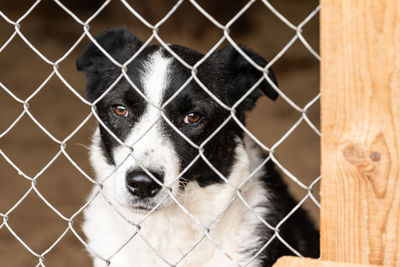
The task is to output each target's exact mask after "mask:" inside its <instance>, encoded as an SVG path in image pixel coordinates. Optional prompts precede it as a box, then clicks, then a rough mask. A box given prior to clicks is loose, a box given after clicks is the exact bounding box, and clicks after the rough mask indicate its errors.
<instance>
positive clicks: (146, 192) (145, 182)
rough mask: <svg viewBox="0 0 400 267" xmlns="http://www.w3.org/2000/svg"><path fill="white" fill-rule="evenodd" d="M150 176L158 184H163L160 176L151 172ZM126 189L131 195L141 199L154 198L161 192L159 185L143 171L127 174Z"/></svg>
mask: <svg viewBox="0 0 400 267" xmlns="http://www.w3.org/2000/svg"><path fill="white" fill-rule="evenodd" d="M151 174H152V175H153V177H154V178H156V179H157V180H158V181H159V182H160V183H162V182H163V178H162V175H160V174H158V173H153V172H151ZM126 187H127V189H128V191H129V192H130V193H131V194H132V195H134V196H137V197H139V198H141V199H144V198H150V197H154V196H155V195H157V193H158V192H159V191H160V190H161V185H159V184H158V183H157V182H156V181H155V180H154V179H153V178H152V177H150V176H149V175H147V173H145V172H143V171H131V172H128V173H127V175H126Z"/></svg>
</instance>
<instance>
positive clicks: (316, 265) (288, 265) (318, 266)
mask: <svg viewBox="0 0 400 267" xmlns="http://www.w3.org/2000/svg"><path fill="white" fill-rule="evenodd" d="M378 266H380V267H382V265H369V264H353V263H337V262H333V261H322V260H315V259H308V258H299V257H282V258H280V259H278V261H277V262H276V263H275V264H274V266H273V267H378Z"/></svg>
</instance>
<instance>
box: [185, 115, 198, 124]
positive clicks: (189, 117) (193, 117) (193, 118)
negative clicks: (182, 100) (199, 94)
mask: <svg viewBox="0 0 400 267" xmlns="http://www.w3.org/2000/svg"><path fill="white" fill-rule="evenodd" d="M200 119H201V115H200V114H199V113H196V112H191V113H189V114H187V115H186V117H185V118H184V119H183V122H184V123H187V124H191V123H196V122H198V121H199V120H200Z"/></svg>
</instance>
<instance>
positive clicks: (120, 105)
mask: <svg viewBox="0 0 400 267" xmlns="http://www.w3.org/2000/svg"><path fill="white" fill-rule="evenodd" d="M96 40H97V42H98V44H99V45H100V46H102V47H103V48H104V50H106V51H107V52H108V53H109V54H110V55H111V56H112V57H113V58H114V59H115V60H116V61H117V62H119V63H121V64H124V63H125V62H126V61H128V60H129V59H130V58H131V57H132V56H133V55H134V54H135V53H137V52H138V50H139V49H141V47H142V45H143V43H142V42H141V41H140V40H139V39H137V38H136V37H135V36H134V35H133V34H131V33H130V32H129V31H128V30H126V29H125V28H114V29H112V30H109V31H107V32H105V33H103V34H101V35H99V36H98V37H97V38H96ZM169 48H170V49H171V50H172V51H174V53H176V54H177V55H178V56H179V57H180V58H182V59H183V60H184V61H185V62H186V63H187V64H189V65H191V66H193V65H195V64H196V63H197V62H198V61H199V60H201V59H202V58H203V55H202V54H200V53H198V52H196V51H193V50H190V49H187V48H184V47H181V46H177V45H171V46H169ZM241 48H242V49H243V50H244V51H245V53H246V54H247V55H248V56H249V57H250V58H251V59H252V60H253V61H254V62H255V63H257V64H258V65H260V66H265V65H266V63H267V62H266V61H265V60H263V59H262V58H261V57H260V56H258V55H257V54H255V53H254V52H253V51H251V50H249V49H246V48H244V47H241ZM77 67H78V69H79V70H84V71H85V72H86V74H87V78H88V83H87V95H88V100H89V101H91V102H94V101H96V100H97V99H98V98H101V100H99V101H98V102H97V104H96V107H97V112H98V116H99V117H100V119H101V121H102V122H103V124H104V125H105V126H106V128H107V129H106V128H105V127H104V125H102V124H100V125H99V126H100V127H99V128H100V137H101V138H100V140H99V142H100V143H99V144H97V145H99V146H100V147H101V148H102V151H103V155H102V160H104V164H107V165H108V166H110V167H111V168H112V169H114V174H113V180H112V181H113V187H114V192H115V193H114V195H115V196H116V199H117V200H118V202H119V203H120V204H122V205H124V206H129V207H132V208H133V209H138V210H150V209H152V208H153V207H154V206H155V205H157V204H158V203H159V202H160V201H161V200H162V199H163V198H165V196H166V195H167V194H169V191H170V192H171V193H172V194H173V195H174V196H178V195H179V193H181V192H184V191H185V188H186V186H187V185H188V184H189V183H196V184H197V185H199V186H200V187H205V186H209V185H212V184H216V183H223V182H224V180H223V179H222V178H221V177H220V175H223V176H224V177H226V178H228V177H229V174H230V171H231V169H232V166H233V165H234V164H235V161H236V159H235V153H234V150H235V147H236V146H237V145H238V140H240V139H241V138H243V131H242V129H241V128H240V127H239V126H238V124H237V123H236V122H235V120H233V119H232V118H231V119H229V120H228V121H226V120H227V119H228V118H229V116H231V114H233V113H232V112H231V110H230V109H229V108H230V107H231V106H232V105H234V104H235V103H236V102H237V101H238V100H239V99H241V98H242V96H243V95H244V94H246V93H247V91H248V90H249V89H250V88H251V87H252V86H253V85H254V84H255V83H256V82H257V81H258V80H259V79H260V78H261V77H262V72H260V71H258V70H257V69H255V68H254V67H253V66H252V65H251V64H250V63H249V62H247V60H246V59H244V58H243V57H242V56H241V55H240V54H239V53H238V52H237V51H236V50H235V49H234V48H233V47H231V46H227V47H225V48H223V49H221V50H218V51H216V52H214V53H213V54H212V55H210V57H209V58H208V59H207V60H205V61H204V62H203V63H202V64H201V65H200V66H199V67H197V69H196V71H195V73H196V76H197V79H198V80H199V81H201V83H202V86H205V87H206V88H207V89H208V90H209V91H210V92H211V93H212V94H213V95H214V96H215V97H216V98H217V99H218V100H219V101H220V103H218V101H216V100H215V99H214V98H213V97H211V96H210V95H209V94H208V93H207V92H206V91H205V90H204V89H203V88H202V86H201V85H199V83H198V82H196V81H195V79H194V78H191V77H192V71H191V70H190V69H188V68H187V67H185V66H184V65H183V64H182V63H180V62H179V61H178V60H177V59H175V58H174V57H173V56H172V55H171V54H170V53H169V52H168V51H167V50H166V49H165V48H162V47H161V46H149V47H146V48H144V49H142V50H140V53H139V54H138V55H137V56H136V57H135V58H134V59H133V60H132V61H131V62H130V63H129V64H128V65H127V69H126V73H127V75H128V77H129V79H130V81H128V80H127V79H125V78H124V77H123V78H122V79H120V80H119V81H117V78H118V77H119V76H120V75H121V68H120V67H118V66H116V65H115V64H114V63H112V62H111V60H110V59H109V58H107V57H106V56H105V55H104V54H103V53H102V52H101V51H100V50H99V49H98V48H97V47H96V46H95V45H94V44H90V45H88V47H86V49H85V50H84V52H83V53H82V54H81V56H80V57H79V59H78V62H77ZM269 77H270V79H271V80H272V81H274V82H275V78H274V76H273V74H272V72H269ZM189 79H190V80H189ZM113 84H114V86H113V88H112V89H111V90H109V91H108V92H107V93H106V94H104V92H105V91H106V90H107V89H108V88H109V87H110V86H111V85H113ZM261 91H262V92H264V94H266V95H267V96H268V97H270V98H271V99H276V97H277V96H278V95H277V93H276V92H275V91H274V90H273V89H272V87H271V86H270V85H269V83H268V82H267V81H266V80H264V81H262V82H260V83H259V85H258V87H257V88H256V89H255V90H253V91H252V92H251V93H250V94H249V95H248V97H247V98H245V99H244V100H243V101H242V102H241V104H240V105H238V106H237V107H236V108H235V111H234V114H235V116H236V117H237V118H238V120H240V121H241V122H242V123H244V112H245V111H247V110H250V109H252V108H253V106H254V104H255V101H256V100H257V98H258V97H259V96H260V95H261ZM221 125H223V126H221ZM216 131H217V133H215V132H216ZM210 165H211V166H212V167H210ZM213 168H216V169H217V170H218V172H219V174H216V173H215V171H214V170H213ZM167 203H168V202H167V201H164V203H163V205H167ZM161 206H162V205H161Z"/></svg>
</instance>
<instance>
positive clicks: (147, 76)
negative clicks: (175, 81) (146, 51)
mask: <svg viewBox="0 0 400 267" xmlns="http://www.w3.org/2000/svg"><path fill="white" fill-rule="evenodd" d="M170 62H171V58H165V57H163V56H162V52H161V51H160V50H159V51H157V52H155V53H154V54H152V55H151V57H150V59H149V61H148V62H146V63H145V65H144V72H143V74H142V77H141V83H142V85H143V90H144V94H145V95H146V97H147V98H148V99H149V101H150V102H151V103H153V104H154V105H156V106H158V107H161V105H162V99H163V95H164V92H165V89H166V86H167V83H168V76H167V75H168V67H169V65H170Z"/></svg>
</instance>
